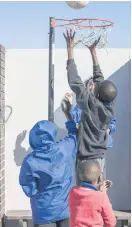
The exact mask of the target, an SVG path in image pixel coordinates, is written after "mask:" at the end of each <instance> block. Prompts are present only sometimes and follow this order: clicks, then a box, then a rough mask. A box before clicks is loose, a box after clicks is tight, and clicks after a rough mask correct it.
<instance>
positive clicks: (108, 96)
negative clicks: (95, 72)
mask: <svg viewBox="0 0 132 227" xmlns="http://www.w3.org/2000/svg"><path fill="white" fill-rule="evenodd" d="M95 86H97V89H96V88H95V91H96V93H97V97H98V99H99V100H100V101H102V102H107V103H110V102H112V101H114V99H115V98H116V96H117V88H116V86H115V85H114V84H113V83H112V82H111V81H109V80H104V81H102V82H100V83H98V84H96V85H95Z"/></svg>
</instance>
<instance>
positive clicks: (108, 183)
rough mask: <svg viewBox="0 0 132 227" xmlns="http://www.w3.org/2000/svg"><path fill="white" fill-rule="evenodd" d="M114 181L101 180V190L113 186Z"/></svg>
mask: <svg viewBox="0 0 132 227" xmlns="http://www.w3.org/2000/svg"><path fill="white" fill-rule="evenodd" d="M112 184H113V183H112V181H110V180H106V181H104V182H101V183H100V185H99V190H100V191H101V192H107V189H108V188H111V186H112Z"/></svg>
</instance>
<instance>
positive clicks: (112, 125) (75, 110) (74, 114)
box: [70, 105, 116, 148]
mask: <svg viewBox="0 0 132 227" xmlns="http://www.w3.org/2000/svg"><path fill="white" fill-rule="evenodd" d="M81 114H82V110H81V109H80V107H79V106H78V105H75V106H74V105H71V109H70V115H71V118H72V119H73V120H74V122H75V123H76V124H79V123H80V121H81ZM108 128H109V129H110V134H109V136H108V140H107V144H106V147H107V148H112V147H113V138H112V135H111V134H112V133H113V132H115V130H116V118H115V117H112V119H111V121H110V122H109V124H108Z"/></svg>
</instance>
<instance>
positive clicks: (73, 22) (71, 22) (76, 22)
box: [55, 18, 114, 28]
mask: <svg viewBox="0 0 132 227" xmlns="http://www.w3.org/2000/svg"><path fill="white" fill-rule="evenodd" d="M55 21H63V22H69V23H66V24H59V25H55V27H65V26H68V25H74V26H76V27H79V28H93V27H94V28H104V27H112V26H113V25H114V23H113V22H112V21H110V20H107V19H100V18H75V19H69V20H68V19H55ZM84 21H100V22H105V23H108V24H104V25H94V26H92V25H80V23H82V22H84Z"/></svg>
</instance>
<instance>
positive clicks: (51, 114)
mask: <svg viewBox="0 0 132 227" xmlns="http://www.w3.org/2000/svg"><path fill="white" fill-rule="evenodd" d="M49 23H50V31H49V91H48V120H49V121H54V43H55V18H54V17H50V21H49Z"/></svg>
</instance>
